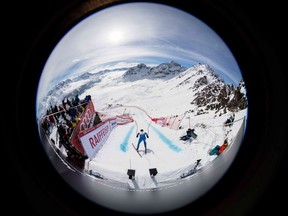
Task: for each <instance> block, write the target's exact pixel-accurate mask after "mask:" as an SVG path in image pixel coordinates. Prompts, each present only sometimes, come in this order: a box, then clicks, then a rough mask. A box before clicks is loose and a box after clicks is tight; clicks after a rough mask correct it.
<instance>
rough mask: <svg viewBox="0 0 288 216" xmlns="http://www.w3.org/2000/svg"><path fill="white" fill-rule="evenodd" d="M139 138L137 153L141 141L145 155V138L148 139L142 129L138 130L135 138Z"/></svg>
mask: <svg viewBox="0 0 288 216" xmlns="http://www.w3.org/2000/svg"><path fill="white" fill-rule="evenodd" d="M138 137H139V140H138V144H137V151H138V149H139V146H140V143H141V142H142V141H143V142H144V147H145V154H146V153H147V146H146V144H147V143H146V137H147V138H149V136H148V134H147V133H146V132H144V130H143V129H141V130H140V132H138V133H137V135H136V138H138Z"/></svg>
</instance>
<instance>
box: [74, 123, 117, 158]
mask: <svg viewBox="0 0 288 216" xmlns="http://www.w3.org/2000/svg"><path fill="white" fill-rule="evenodd" d="M111 130H112V125H111V123H110V121H109V120H106V121H105V122H102V123H100V124H98V125H96V126H94V127H92V128H90V129H89V130H88V131H83V132H80V133H79V139H80V140H81V143H82V146H83V148H84V149H85V152H86V154H87V156H88V157H89V158H90V159H93V157H94V156H95V155H96V153H97V152H98V151H99V149H100V148H101V147H102V145H103V144H104V143H105V142H106V140H107V139H108V137H109V135H110V133H111Z"/></svg>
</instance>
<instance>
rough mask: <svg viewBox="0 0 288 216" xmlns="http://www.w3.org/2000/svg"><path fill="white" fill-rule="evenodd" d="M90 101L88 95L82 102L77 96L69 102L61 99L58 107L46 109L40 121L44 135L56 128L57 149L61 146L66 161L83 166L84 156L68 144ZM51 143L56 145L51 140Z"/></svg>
mask: <svg viewBox="0 0 288 216" xmlns="http://www.w3.org/2000/svg"><path fill="white" fill-rule="evenodd" d="M90 100H91V96H90V95H86V97H85V98H84V99H83V100H80V98H79V96H78V95H75V96H74V97H73V98H72V99H71V100H69V98H63V100H62V103H61V104H60V105H58V106H57V105H55V106H52V105H51V106H50V109H47V111H46V115H45V116H44V117H43V119H42V123H41V124H42V128H43V130H44V132H45V133H46V135H50V134H51V132H52V129H53V128H55V127H57V133H56V140H58V141H59V142H58V143H59V146H58V147H59V149H61V148H62V146H63V147H64V148H65V151H66V153H67V159H68V160H71V161H72V162H74V164H76V165H79V166H81V167H82V166H83V165H84V161H85V159H87V156H86V155H82V154H81V153H80V152H79V151H78V150H77V149H76V148H75V147H74V146H73V145H72V144H71V142H70V138H71V136H72V134H73V131H74V128H75V127H76V125H77V123H78V121H79V120H80V117H81V114H82V113H83V111H84V110H85V108H86V105H87V104H88V102H89V101H90ZM52 142H53V143H56V142H55V141H54V140H52Z"/></svg>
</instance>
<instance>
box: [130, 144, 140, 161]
mask: <svg viewBox="0 0 288 216" xmlns="http://www.w3.org/2000/svg"><path fill="white" fill-rule="evenodd" d="M132 146H133V148H134V149H135V151H136V152H137V153H138V155H139V156H140V157H141V158H142V155H141V154H140V153H139V151H137V149H136V147H135V146H134V144H133V143H132Z"/></svg>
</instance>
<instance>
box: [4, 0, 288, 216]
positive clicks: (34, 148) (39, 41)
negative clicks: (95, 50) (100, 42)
mask: <svg viewBox="0 0 288 216" xmlns="http://www.w3.org/2000/svg"><path fill="white" fill-rule="evenodd" d="M89 2H92V1H80V0H73V1H68V0H62V1H47V2H45V3H40V2H38V3H19V4H18V7H17V8H16V9H15V8H14V9H13V10H11V11H12V12H14V14H16V13H17V15H18V16H19V20H18V23H17V26H18V30H19V29H20V31H22V32H23V33H22V34H21V35H19V34H18V35H17V36H18V37H17V38H14V37H12V38H13V41H14V43H15V45H16V47H15V48H17V52H15V54H14V56H13V57H14V59H13V60H15V59H16V60H17V61H18V64H17V65H15V67H14V68H16V70H17V75H19V76H18V77H17V78H18V79H17V80H18V84H17V86H16V87H17V88H16V89H15V90H16V92H13V93H15V94H14V95H15V99H16V101H15V103H13V106H14V107H13V108H16V109H15V110H14V111H15V112H16V115H15V117H16V119H15V122H16V124H17V125H16V126H17V131H16V132H17V136H16V135H15V134H14V133H15V130H14V133H13V134H11V137H13V140H14V141H13V142H11V144H9V146H8V149H7V151H6V153H7V154H8V155H9V156H8V158H7V160H5V161H8V160H9V161H11V163H10V162H9V164H10V167H7V165H4V166H6V169H7V171H6V173H7V175H9V174H16V175H15V176H14V175H12V176H13V178H9V177H8V176H7V178H9V179H8V181H7V183H8V184H9V186H10V189H14V190H13V191H11V192H9V193H8V194H7V197H9V199H8V201H9V202H11V203H12V204H14V205H16V203H17V205H19V206H21V209H22V210H23V211H25V212H27V213H31V212H35V214H39V215H51V214H55V213H59V214H64V215H86V214H91V212H93V211H95V212H96V211H100V212H102V213H108V214H116V213H117V215H120V214H121V213H120V212H113V211H110V210H108V209H105V208H102V207H100V206H98V205H95V204H94V203H91V202H90V201H88V200H87V199H85V198H83V197H81V196H80V195H79V194H77V192H75V191H74V190H73V189H71V188H70V187H69V186H68V185H67V184H66V183H65V182H64V181H63V180H62V179H61V178H60V177H59V175H58V173H57V172H56V170H55V169H54V167H53V166H52V164H51V163H50V161H49V158H48V157H47V154H46V153H45V151H44V149H43V147H42V145H41V144H40V143H41V140H40V138H39V135H38V126H37V124H36V119H35V113H36V111H35V99H36V94H37V92H36V91H37V87H38V86H37V85H38V81H39V78H40V75H41V72H42V69H43V67H44V64H45V62H46V60H47V58H48V56H49V54H50V53H51V52H52V50H53V48H54V47H55V45H56V43H57V42H58V41H59V40H60V39H61V37H62V36H64V34H65V32H67V31H69V28H71V27H73V25H75V24H76V23H77V21H78V20H79V19H83V18H84V17H85V16H87V15H88V14H90V13H92V12H94V11H95V10H94V9H93V7H94V8H95V5H92V4H90V6H91V8H92V9H91V10H89V11H88V13H87V9H86V14H83V11H85V7H83V4H86V5H87V4H88V6H89ZM95 2H98V3H99V4H100V3H101V6H100V7H99V8H98V10H99V9H101V8H104V7H108V6H110V5H116V4H119V3H123V2H135V1H111V2H109V4H108V3H107V4H106V5H105V4H104V3H105V1H95ZM146 2H158V3H163V4H167V5H170V6H174V7H177V8H179V9H181V10H184V11H187V12H188V13H191V14H192V15H193V16H196V17H197V18H199V19H200V20H202V21H203V22H205V23H206V24H208V25H209V26H210V27H211V28H212V29H213V30H214V31H215V32H216V33H218V34H219V36H220V37H221V38H222V39H223V40H224V41H225V43H226V44H227V46H228V47H229V48H230V49H231V51H232V53H233V55H234V56H235V58H236V60H237V62H238V64H239V67H240V69H241V71H242V73H243V74H242V75H243V78H244V81H245V84H246V88H247V96H248V103H249V105H248V119H247V120H248V122H247V123H248V124H247V129H246V134H245V137H244V142H243V145H242V147H241V148H240V150H239V153H238V155H237V157H236V158H235V161H234V163H233V164H232V165H231V167H230V169H229V170H228V172H227V173H226V175H225V176H223V178H222V179H221V181H219V182H218V183H217V184H216V185H215V187H213V189H211V190H210V191H209V192H208V193H207V194H205V195H204V196H203V197H201V198H200V199H199V200H197V201H195V202H193V203H191V204H190V205H187V206H185V207H183V208H181V209H178V210H175V211H172V212H170V213H165V214H163V215H166V214H171V215H175V214H177V215H182V214H183V215H185V214H187V212H188V213H189V214H190V213H191V214H194V215H253V214H255V213H259V212H262V213H265V212H267V211H270V210H273V211H274V212H275V213H278V212H279V213H280V212H281V210H284V207H282V205H284V204H283V201H281V199H280V198H279V197H278V196H280V194H281V193H282V194H283V195H285V194H284V191H285V190H287V186H285V184H286V182H287V177H284V174H285V173H284V172H285V170H284V168H285V167H286V169H287V162H286V161H285V160H284V156H285V155H284V154H285V152H286V151H287V147H286V145H285V144H284V143H285V142H284V127H285V125H284V124H285V121H284V120H285V117H286V116H285V113H284V114H283V113H281V112H284V111H285V107H284V104H283V102H284V98H285V97H286V98H287V93H286V92H285V91H287V89H286V86H285V84H286V83H285V78H284V68H282V65H281V64H283V59H284V58H283V56H282V55H281V54H282V52H281V49H282V46H281V45H282V44H281V41H282V40H283V39H284V36H282V37H281V35H282V30H281V29H283V28H284V26H281V25H280V23H284V20H282V19H283V18H282V14H283V13H281V12H283V8H281V5H276V4H273V5H268V4H267V3H264V2H260V1H259V4H258V5H257V3H255V2H254V5H251V3H249V2H247V1H238V0H237V1H233V2H230V3H227V2H226V1H221V0H217V1H212V0H211V1H208V0H207V1H197V0H196V1H185V2H181V3H180V2H179V1H146ZM81 5H82V7H81ZM88 6H86V7H88ZM77 8H82V12H81V11H80V12H79V13H76V12H77ZM83 8H84V9H83ZM88 8H89V7H88ZM276 10H277V11H276ZM273 11H276V13H275V12H274V13H273V14H272V12H273ZM27 14H29V16H27ZM269 16H271V17H269ZM278 23H279V24H278ZM11 25H15V26H16V23H12V24H11ZM16 32H18V31H16ZM16 32H15V34H16ZM19 38H20V39H19ZM16 39H17V40H16ZM11 78H13V76H12V77H11ZM14 79H15V77H14ZM9 127H10V125H9ZM11 127H12V125H11ZM14 128H15V126H14ZM5 129H6V128H5ZM4 131H5V130H4ZM7 132H8V134H9V131H7ZM4 135H5V134H4ZM11 165H12V169H11ZM283 173H284V174H283ZM5 177H6V176H5ZM13 195H14V196H15V197H16V198H13ZM75 197H77V199H75ZM18 209H19V208H18ZM14 210H17V208H13V209H11V208H9V209H8V211H11V212H12V211H14Z"/></svg>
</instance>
